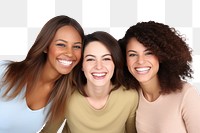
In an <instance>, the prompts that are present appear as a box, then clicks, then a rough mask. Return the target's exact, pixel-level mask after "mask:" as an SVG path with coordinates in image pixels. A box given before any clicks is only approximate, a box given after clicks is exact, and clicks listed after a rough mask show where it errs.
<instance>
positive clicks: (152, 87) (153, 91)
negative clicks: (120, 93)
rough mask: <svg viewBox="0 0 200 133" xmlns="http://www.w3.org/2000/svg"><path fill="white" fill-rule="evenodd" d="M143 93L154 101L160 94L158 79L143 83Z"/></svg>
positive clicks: (146, 97) (147, 98) (149, 99)
mask: <svg viewBox="0 0 200 133" xmlns="http://www.w3.org/2000/svg"><path fill="white" fill-rule="evenodd" d="M141 89H142V93H143V95H144V97H145V99H146V100H148V101H150V102H153V101H155V100H156V99H157V98H158V97H159V96H160V90H161V87H160V84H159V82H158V80H156V81H155V82H151V83H146V84H141Z"/></svg>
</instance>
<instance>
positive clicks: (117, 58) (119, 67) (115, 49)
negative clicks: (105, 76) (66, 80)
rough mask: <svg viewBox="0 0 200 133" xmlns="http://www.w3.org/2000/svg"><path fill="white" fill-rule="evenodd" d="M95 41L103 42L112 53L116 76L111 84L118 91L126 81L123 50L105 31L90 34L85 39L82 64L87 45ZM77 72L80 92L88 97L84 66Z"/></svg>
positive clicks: (77, 83) (77, 84)
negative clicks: (85, 86) (85, 87)
mask: <svg viewBox="0 0 200 133" xmlns="http://www.w3.org/2000/svg"><path fill="white" fill-rule="evenodd" d="M93 41H99V42H101V43H102V44H103V45H105V47H106V48H107V49H108V50H109V51H110V53H111V57H112V59H113V62H114V65H115V70H114V74H113V76H112V78H111V82H112V84H113V85H114V88H113V89H112V91H113V90H116V89H118V88H119V87H120V86H121V85H123V84H124V80H123V78H122V77H123V60H124V59H123V56H122V53H121V49H120V46H119V44H118V42H117V40H116V39H115V38H114V37H113V36H111V35H110V34H108V33H106V32H103V31H97V32H94V33H92V34H88V35H87V36H86V37H85V41H84V48H83V52H82V56H81V61H80V62H81V63H82V62H83V54H84V49H85V47H87V44H89V43H90V42H93ZM77 69H78V70H77V71H76V73H75V75H74V76H75V77H76V81H77V82H76V86H77V89H78V91H79V92H80V93H81V94H82V95H84V96H87V94H86V92H85V91H84V85H85V84H86V83H87V80H86V77H85V75H84V73H83V71H82V65H80V66H78V67H77Z"/></svg>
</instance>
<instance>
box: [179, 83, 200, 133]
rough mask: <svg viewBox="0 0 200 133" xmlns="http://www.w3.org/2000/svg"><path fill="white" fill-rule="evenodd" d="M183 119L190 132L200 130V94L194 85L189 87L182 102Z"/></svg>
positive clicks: (193, 132) (195, 132)
mask: <svg viewBox="0 0 200 133" xmlns="http://www.w3.org/2000/svg"><path fill="white" fill-rule="evenodd" d="M182 106H183V119H184V122H185V126H186V129H187V132H188V133H199V131H200V126H199V123H200V95H199V92H198V90H197V89H195V88H194V87H193V86H190V87H189V88H187V92H186V94H185V95H184V99H183V102H182Z"/></svg>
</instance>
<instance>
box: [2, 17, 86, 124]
mask: <svg viewBox="0 0 200 133" xmlns="http://www.w3.org/2000/svg"><path fill="white" fill-rule="evenodd" d="M66 25H70V26H72V27H74V28H75V29H76V30H77V31H78V33H79V34H80V36H81V38H82V41H83V39H84V32H83V29H82V27H81V25H80V24H79V23H78V22H77V21H76V20H74V19H72V18H70V17H68V16H64V15H61V16H56V17H54V18H52V19H50V20H49V21H48V22H47V23H46V24H45V25H44V26H43V28H42V29H41V31H40V33H39V34H38V36H37V38H36V40H35V42H34V44H33V46H32V47H31V49H30V50H29V52H28V54H27V56H26V58H25V59H24V60H23V61H21V62H12V63H10V64H9V65H8V67H7V70H6V73H5V75H4V78H5V80H4V84H3V85H7V86H8V88H7V90H6V92H5V93H4V97H5V96H7V94H8V92H10V91H11V90H12V91H11V92H12V93H11V95H9V96H8V98H9V99H13V98H15V97H16V96H17V95H18V94H19V93H20V92H21V90H22V88H23V87H24V86H25V85H26V84H27V83H28V84H29V86H30V88H27V90H26V91H27V93H30V92H31V89H33V88H34V85H35V83H36V82H37V81H38V77H39V76H40V74H41V71H42V68H43V66H44V64H45V62H46V58H47V57H46V54H45V53H44V51H45V50H46V49H47V48H48V47H49V45H50V43H51V41H52V40H53V38H54V36H55V34H56V32H57V30H58V29H59V28H61V27H63V26H66ZM71 81H72V76H71V74H67V75H62V76H61V77H60V78H59V79H58V80H57V81H56V82H55V84H54V86H53V91H52V93H51V95H50V99H49V102H50V101H52V103H51V108H50V110H49V112H48V115H47V116H48V118H49V120H50V121H53V120H55V119H58V118H60V117H61V116H62V115H64V110H65V106H64V105H66V100H67V99H68V97H69V96H70V95H71V85H72V83H71Z"/></svg>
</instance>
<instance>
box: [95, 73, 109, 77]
mask: <svg viewBox="0 0 200 133" xmlns="http://www.w3.org/2000/svg"><path fill="white" fill-rule="evenodd" d="M92 75H93V76H98V77H101V76H105V75H106V74H105V73H93V74H92Z"/></svg>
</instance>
